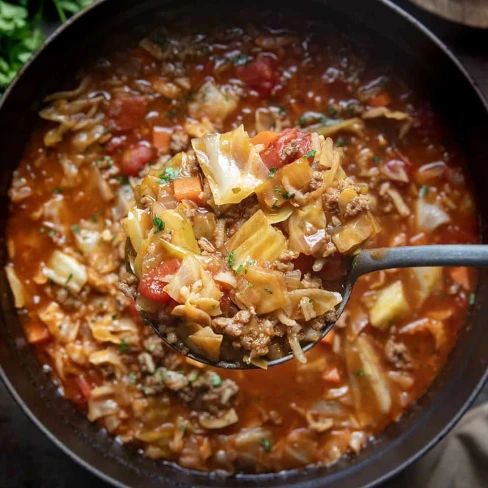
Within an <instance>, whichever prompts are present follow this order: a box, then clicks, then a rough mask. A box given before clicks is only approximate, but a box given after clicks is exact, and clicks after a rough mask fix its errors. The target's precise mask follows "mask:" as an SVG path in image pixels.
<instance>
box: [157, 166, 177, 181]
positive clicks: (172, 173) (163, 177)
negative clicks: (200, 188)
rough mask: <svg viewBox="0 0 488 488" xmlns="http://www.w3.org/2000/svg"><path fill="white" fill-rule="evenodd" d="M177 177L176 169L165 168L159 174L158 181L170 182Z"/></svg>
mask: <svg viewBox="0 0 488 488" xmlns="http://www.w3.org/2000/svg"><path fill="white" fill-rule="evenodd" d="M177 177H178V171H177V170H176V169H174V168H165V170H164V171H163V172H162V173H161V174H160V175H159V183H161V184H163V183H171V182H172V181H173V180H174V179H176V178H177Z"/></svg>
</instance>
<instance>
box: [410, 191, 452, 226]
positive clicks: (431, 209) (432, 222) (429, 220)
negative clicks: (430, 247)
mask: <svg viewBox="0 0 488 488" xmlns="http://www.w3.org/2000/svg"><path fill="white" fill-rule="evenodd" d="M415 217H416V222H417V229H418V230H419V231H426V232H432V231H434V230H436V229H437V228H438V227H440V226H441V225H444V224H448V223H449V222H450V221H451V218H450V217H449V215H448V214H447V213H446V212H445V211H444V210H442V208H441V207H439V205H437V204H435V203H428V202H426V201H425V199H424V198H418V199H417V201H416V202H415Z"/></svg>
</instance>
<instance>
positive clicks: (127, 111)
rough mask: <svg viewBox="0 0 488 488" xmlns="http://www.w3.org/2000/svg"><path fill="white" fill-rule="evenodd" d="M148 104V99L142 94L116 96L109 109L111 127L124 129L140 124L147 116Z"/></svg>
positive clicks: (108, 115)
mask: <svg viewBox="0 0 488 488" xmlns="http://www.w3.org/2000/svg"><path fill="white" fill-rule="evenodd" d="M147 105H148V101H147V99H146V98H145V97H141V96H128V97H122V98H115V99H114V100H112V101H111V102H110V105H109V106H108V110H107V117H108V119H109V127H110V128H111V129H113V130H119V131H123V130H130V129H134V128H136V127H138V126H140V125H141V124H142V122H143V121H144V118H145V117H146V112H147Z"/></svg>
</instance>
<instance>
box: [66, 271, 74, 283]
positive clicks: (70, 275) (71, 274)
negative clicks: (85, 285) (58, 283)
mask: <svg viewBox="0 0 488 488" xmlns="http://www.w3.org/2000/svg"><path fill="white" fill-rule="evenodd" d="M72 279H73V273H70V274H69V275H68V278H67V279H66V283H65V285H67V284H68V283H69V282H70V281H71V280H72Z"/></svg>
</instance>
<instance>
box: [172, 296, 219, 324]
mask: <svg viewBox="0 0 488 488" xmlns="http://www.w3.org/2000/svg"><path fill="white" fill-rule="evenodd" d="M217 304H218V302H217ZM216 307H217V305H216ZM219 310H220V309H219ZM171 315H174V316H175V317H185V318H186V320H187V321H189V322H190V323H195V324H197V325H200V326H202V327H210V325H211V324H212V319H211V317H210V315H209V314H208V313H207V312H204V311H203V310H200V309H199V308H197V307H195V305H193V304H192V303H190V302H189V301H187V302H186V303H185V304H184V305H177V306H176V307H174V308H173V310H171ZM185 327H186V326H185Z"/></svg>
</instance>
